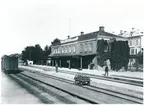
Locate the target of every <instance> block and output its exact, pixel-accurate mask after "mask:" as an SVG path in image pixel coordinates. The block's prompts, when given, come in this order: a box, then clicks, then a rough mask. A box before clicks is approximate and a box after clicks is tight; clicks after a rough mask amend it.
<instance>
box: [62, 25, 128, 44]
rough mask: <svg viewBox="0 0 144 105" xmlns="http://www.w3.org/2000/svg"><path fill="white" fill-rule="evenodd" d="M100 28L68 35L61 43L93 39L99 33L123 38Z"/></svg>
mask: <svg viewBox="0 0 144 105" xmlns="http://www.w3.org/2000/svg"><path fill="white" fill-rule="evenodd" d="M101 28H104V27H100V30H99V31H95V32H91V33H87V34H83V35H79V36H74V37H70V38H69V39H65V40H61V41H64V42H63V43H61V44H66V43H71V42H76V41H83V40H88V39H94V38H96V37H97V35H99V36H100V35H105V36H109V37H114V38H125V37H123V36H120V35H115V34H112V33H108V32H105V31H104V30H101ZM77 38H78V39H77ZM73 39H74V40H73ZM65 41H66V42H65ZM61 44H59V45H61Z"/></svg>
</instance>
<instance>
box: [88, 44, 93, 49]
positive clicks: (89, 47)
mask: <svg viewBox="0 0 144 105" xmlns="http://www.w3.org/2000/svg"><path fill="white" fill-rule="evenodd" d="M88 51H92V43H89V44H88Z"/></svg>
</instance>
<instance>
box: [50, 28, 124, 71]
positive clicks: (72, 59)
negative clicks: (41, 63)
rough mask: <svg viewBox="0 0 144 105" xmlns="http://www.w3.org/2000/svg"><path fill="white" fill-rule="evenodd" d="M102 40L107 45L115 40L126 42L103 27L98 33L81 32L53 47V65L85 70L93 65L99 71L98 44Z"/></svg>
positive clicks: (51, 57) (51, 56) (51, 59)
mask: <svg viewBox="0 0 144 105" xmlns="http://www.w3.org/2000/svg"><path fill="white" fill-rule="evenodd" d="M101 39H104V40H106V41H107V43H110V42H111V41H113V39H116V40H121V41H124V40H126V39H125V37H122V36H118V35H115V34H112V33H108V32H105V30H104V27H103V26H101V27H99V30H98V31H96V32H91V33H87V34H84V32H81V33H80V35H79V36H74V37H69V36H68V38H67V39H65V40H61V41H60V43H59V44H56V45H52V46H51V51H52V52H51V54H50V55H49V59H50V61H51V65H52V66H55V64H56V62H57V63H58V66H59V67H67V68H77V69H83V68H89V65H90V64H93V65H94V68H95V69H97V68H98V65H97V56H98V53H97V42H98V40H101ZM105 52H107V50H106V51H105Z"/></svg>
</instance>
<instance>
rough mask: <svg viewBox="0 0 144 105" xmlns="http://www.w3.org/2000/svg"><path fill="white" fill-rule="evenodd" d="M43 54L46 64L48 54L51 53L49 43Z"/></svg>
mask: <svg viewBox="0 0 144 105" xmlns="http://www.w3.org/2000/svg"><path fill="white" fill-rule="evenodd" d="M43 54H44V59H43V60H44V64H46V60H47V58H48V56H49V55H50V54H51V47H48V45H46V46H45V48H44V51H43Z"/></svg>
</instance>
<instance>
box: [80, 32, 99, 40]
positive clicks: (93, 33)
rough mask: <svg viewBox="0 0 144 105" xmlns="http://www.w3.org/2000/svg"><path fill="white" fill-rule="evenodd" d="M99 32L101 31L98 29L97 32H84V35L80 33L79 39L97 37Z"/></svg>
mask: <svg viewBox="0 0 144 105" xmlns="http://www.w3.org/2000/svg"><path fill="white" fill-rule="evenodd" d="M98 32H99V31H97V32H92V33H88V34H84V35H80V36H78V41H82V40H88V39H93V38H96V36H97V34H98Z"/></svg>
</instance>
